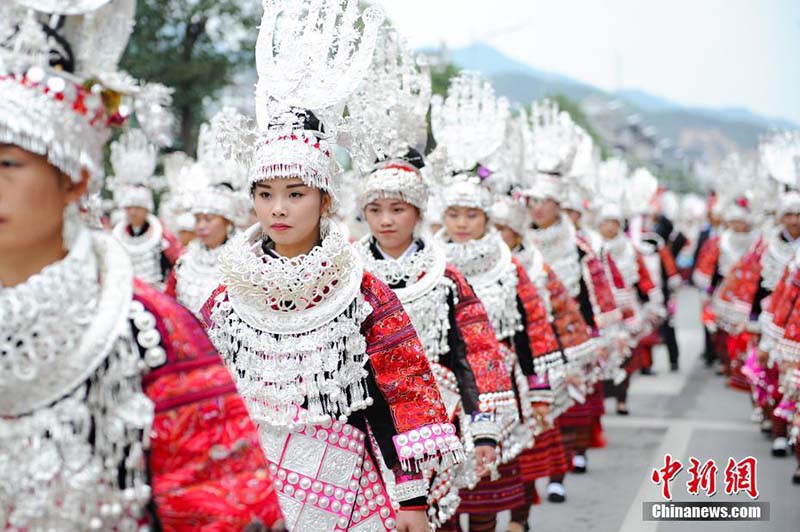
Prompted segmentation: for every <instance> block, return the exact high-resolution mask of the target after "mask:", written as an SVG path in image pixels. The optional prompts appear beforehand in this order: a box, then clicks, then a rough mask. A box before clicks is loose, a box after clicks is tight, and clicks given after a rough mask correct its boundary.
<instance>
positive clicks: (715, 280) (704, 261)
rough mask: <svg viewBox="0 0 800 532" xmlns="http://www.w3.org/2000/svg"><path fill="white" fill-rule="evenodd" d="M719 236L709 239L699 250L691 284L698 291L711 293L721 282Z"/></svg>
mask: <svg viewBox="0 0 800 532" xmlns="http://www.w3.org/2000/svg"><path fill="white" fill-rule="evenodd" d="M719 256H720V247H719V236H715V237H712V238H709V239H708V240H706V241H705V243H704V244H703V247H701V248H700V252H699V253H698V255H697V265H696V266H695V269H694V272H693V273H692V282H693V283H694V285H695V286H696V287H697V288H699V289H700V290H705V291H706V292H707V293H709V294H710V293H712V292H713V291H714V289H715V288H716V287H717V285H719V283H720V281H721V280H722V279H721V277H720V274H719Z"/></svg>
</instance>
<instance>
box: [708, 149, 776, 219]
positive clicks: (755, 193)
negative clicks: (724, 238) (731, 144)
mask: <svg viewBox="0 0 800 532" xmlns="http://www.w3.org/2000/svg"><path fill="white" fill-rule="evenodd" d="M715 177H716V185H715V187H714V188H715V190H716V191H717V204H718V205H719V213H720V216H721V217H722V219H723V220H724V221H726V222H732V221H737V220H739V221H745V222H748V223H750V224H753V223H755V222H756V221H757V219H758V215H759V214H760V212H759V211H760V209H761V206H763V204H764V200H765V199H767V198H765V197H764V194H762V193H761V191H760V190H759V189H763V190H767V191H769V192H772V193H774V190H770V187H766V186H764V185H765V184H764V183H763V182H761V180H760V179H759V176H758V171H757V168H756V165H755V164H754V163H753V162H748V161H745V160H742V158H741V157H740V156H739V154H738V153H730V154H728V156H726V157H725V159H723V161H722V163H721V164H720V169H719V172H717V173H716V176H715Z"/></svg>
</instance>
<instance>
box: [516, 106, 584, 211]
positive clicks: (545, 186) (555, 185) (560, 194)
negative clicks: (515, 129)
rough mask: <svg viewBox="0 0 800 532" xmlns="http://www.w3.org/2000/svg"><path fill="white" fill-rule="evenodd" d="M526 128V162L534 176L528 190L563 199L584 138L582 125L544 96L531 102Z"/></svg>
mask: <svg viewBox="0 0 800 532" xmlns="http://www.w3.org/2000/svg"><path fill="white" fill-rule="evenodd" d="M523 132H524V134H525V149H526V153H525V161H526V163H525V164H526V169H527V171H528V172H529V176H530V178H532V181H531V183H530V186H529V187H528V188H527V189H526V190H525V194H526V195H528V196H531V197H537V198H548V199H552V200H555V201H556V202H559V203H561V202H562V201H563V200H564V199H565V193H566V189H567V180H566V178H567V176H568V175H569V172H570V170H571V168H572V165H573V161H574V159H575V155H576V153H577V150H578V145H579V143H580V141H581V136H580V128H579V127H578V126H577V125H575V123H574V122H573V121H572V118H571V117H570V116H569V114H568V113H567V112H565V111H561V110H559V108H558V104H557V103H556V102H554V101H550V100H543V101H541V102H533V104H532V105H531V113H530V120H529V123H528V127H527V128H525V129H524V130H523Z"/></svg>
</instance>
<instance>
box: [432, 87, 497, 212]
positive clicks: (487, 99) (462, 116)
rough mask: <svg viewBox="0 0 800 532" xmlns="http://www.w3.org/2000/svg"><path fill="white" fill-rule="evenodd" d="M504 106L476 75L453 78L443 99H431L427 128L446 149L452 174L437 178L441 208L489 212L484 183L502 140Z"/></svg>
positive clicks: (489, 199)
mask: <svg viewBox="0 0 800 532" xmlns="http://www.w3.org/2000/svg"><path fill="white" fill-rule="evenodd" d="M509 113H510V110H509V104H508V100H506V99H505V98H498V97H497V96H496V95H495V92H494V88H493V87H492V85H491V83H490V82H489V81H488V80H486V79H485V78H484V77H482V76H481V75H480V74H478V73H475V72H464V73H462V74H460V75H459V76H457V77H455V78H453V80H451V82H450V87H449V88H448V90H447V98H442V97H441V96H438V95H437V96H434V97H433V99H432V101H431V126H432V129H433V136H434V138H435V139H436V142H437V144H439V145H443V146H444V147H445V149H446V150H447V152H446V153H447V157H448V162H449V166H450V167H451V168H453V169H454V170H455V171H456V172H457V173H456V174H455V175H454V176H449V175H439V176H436V177H437V179H438V180H439V181H440V182H441V184H442V187H443V188H442V190H441V194H442V197H441V200H442V204H443V206H444V208H447V207H451V206H461V207H473V208H478V209H481V210H483V211H484V212H487V213H488V212H489V211H490V209H491V207H492V203H493V198H492V193H491V191H490V190H489V188H488V187H487V186H486V185H487V183H485V181H486V180H487V179H489V177H490V176H491V175H492V171H491V169H489V168H488V167H486V166H482V163H483V164H487V163H488V162H489V160H490V157H491V156H492V155H494V154H495V152H497V151H498V150H499V149H500V147H501V146H502V145H503V141H504V140H505V137H506V127H507V120H508V117H509Z"/></svg>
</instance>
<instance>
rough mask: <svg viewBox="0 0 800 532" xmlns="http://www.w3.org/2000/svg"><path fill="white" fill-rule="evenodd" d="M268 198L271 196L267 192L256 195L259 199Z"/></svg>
mask: <svg viewBox="0 0 800 532" xmlns="http://www.w3.org/2000/svg"><path fill="white" fill-rule="evenodd" d="M270 196H271V194H270V193H269V192H260V193H259V194H258V197H260V198H261V199H269V198H270Z"/></svg>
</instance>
